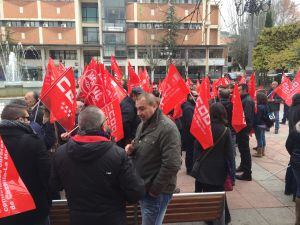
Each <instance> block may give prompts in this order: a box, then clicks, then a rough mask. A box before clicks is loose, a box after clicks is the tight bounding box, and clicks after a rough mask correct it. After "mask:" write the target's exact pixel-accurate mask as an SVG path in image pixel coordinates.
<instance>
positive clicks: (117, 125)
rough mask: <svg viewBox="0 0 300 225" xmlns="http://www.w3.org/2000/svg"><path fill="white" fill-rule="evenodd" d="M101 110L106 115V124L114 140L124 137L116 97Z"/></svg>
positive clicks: (118, 103)
mask: <svg viewBox="0 0 300 225" xmlns="http://www.w3.org/2000/svg"><path fill="white" fill-rule="evenodd" d="M101 110H102V111H103V112H104V114H105V116H106V121H107V126H108V127H109V128H110V130H111V135H112V136H113V137H115V141H116V142H118V141H120V140H121V139H123V137H124V132H123V123H122V114H121V108H120V102H119V100H118V99H114V100H113V101H111V102H110V103H108V104H107V105H105V106H104V107H103V108H101Z"/></svg>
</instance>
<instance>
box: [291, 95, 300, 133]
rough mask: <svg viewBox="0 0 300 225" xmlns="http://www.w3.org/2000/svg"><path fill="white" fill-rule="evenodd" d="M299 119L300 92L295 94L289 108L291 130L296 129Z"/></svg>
mask: <svg viewBox="0 0 300 225" xmlns="http://www.w3.org/2000/svg"><path fill="white" fill-rule="evenodd" d="M298 121H300V94H295V95H294V96H293V102H292V105H291V107H290V110H289V132H291V131H292V130H293V129H294V127H295V125H296V123H297V122H298Z"/></svg>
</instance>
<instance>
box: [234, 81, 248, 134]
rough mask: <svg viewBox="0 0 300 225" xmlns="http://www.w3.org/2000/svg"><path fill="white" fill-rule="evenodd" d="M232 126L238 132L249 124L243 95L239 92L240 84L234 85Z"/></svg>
mask: <svg viewBox="0 0 300 225" xmlns="http://www.w3.org/2000/svg"><path fill="white" fill-rule="evenodd" d="M231 101H232V105H233V107H232V120H231V123H232V127H233V129H234V130H235V131H236V132H237V133H238V132H240V131H241V130H242V129H244V128H245V127H246V126H247V124H246V120H245V114H244V109H243V105H242V100H241V96H240V94H239V88H238V85H237V84H235V85H234V89H233V95H232V100H231Z"/></svg>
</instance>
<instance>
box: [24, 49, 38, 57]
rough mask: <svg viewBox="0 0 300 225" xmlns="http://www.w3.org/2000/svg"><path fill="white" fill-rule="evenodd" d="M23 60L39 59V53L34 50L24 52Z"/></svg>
mask: <svg viewBox="0 0 300 225" xmlns="http://www.w3.org/2000/svg"><path fill="white" fill-rule="evenodd" d="M24 58H25V59H41V51H40V50H34V49H32V50H31V49H29V50H26V51H25V53H24Z"/></svg>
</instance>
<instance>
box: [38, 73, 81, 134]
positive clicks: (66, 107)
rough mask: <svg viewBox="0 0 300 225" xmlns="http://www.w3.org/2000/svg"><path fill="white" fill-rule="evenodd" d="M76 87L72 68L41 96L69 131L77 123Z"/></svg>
mask: <svg viewBox="0 0 300 225" xmlns="http://www.w3.org/2000/svg"><path fill="white" fill-rule="evenodd" d="M75 96H76V87H75V78H74V73H73V70H72V69H71V68H69V69H67V70H66V71H65V72H64V73H63V74H62V75H61V76H60V77H59V78H58V79H56V80H55V81H54V83H53V85H52V86H51V87H50V88H49V90H48V91H47V93H45V95H44V96H42V97H41V101H42V102H43V103H44V105H45V106H46V107H47V108H48V110H49V111H50V112H52V113H53V115H54V117H55V119H56V120H57V121H58V122H59V123H60V124H61V125H62V126H63V127H64V128H65V130H67V131H71V130H72V129H73V128H74V125H75V112H76V99H75Z"/></svg>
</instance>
